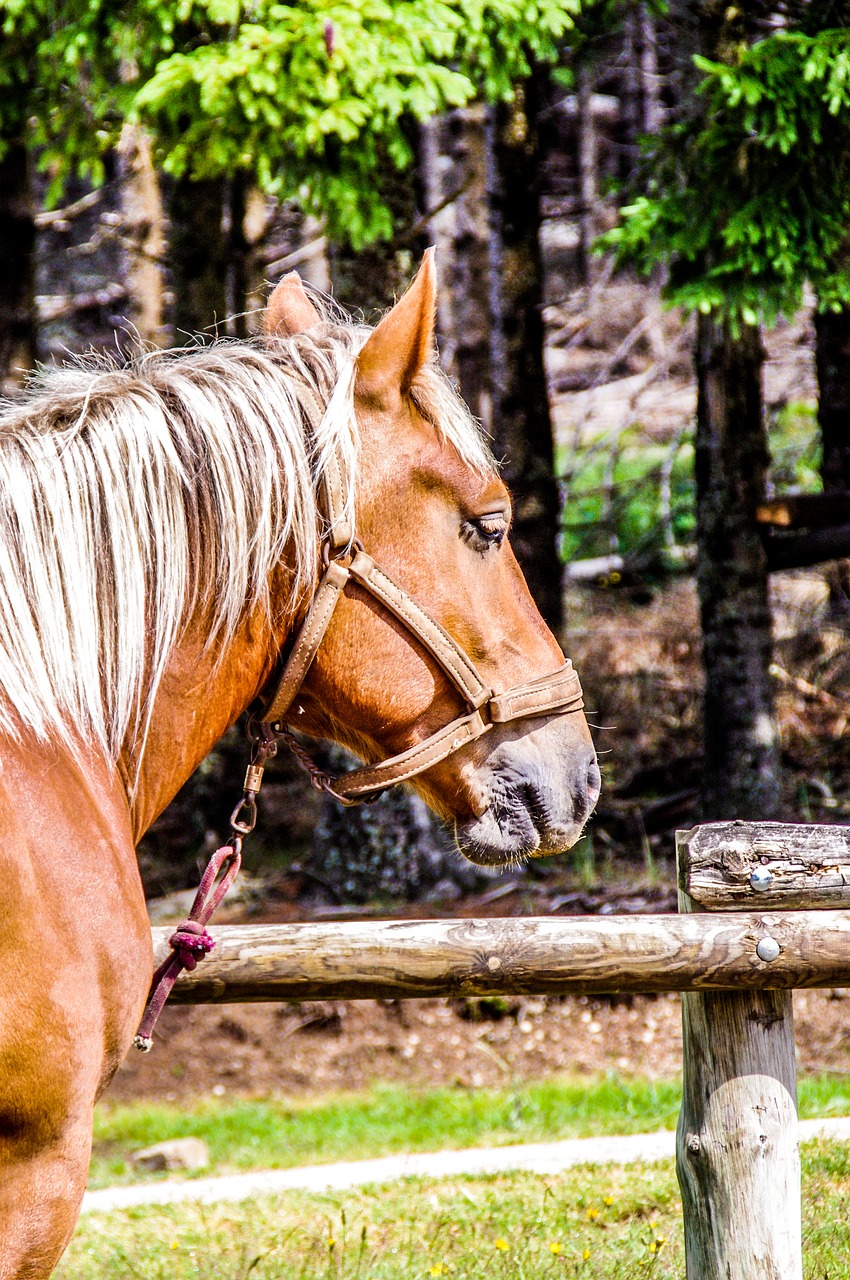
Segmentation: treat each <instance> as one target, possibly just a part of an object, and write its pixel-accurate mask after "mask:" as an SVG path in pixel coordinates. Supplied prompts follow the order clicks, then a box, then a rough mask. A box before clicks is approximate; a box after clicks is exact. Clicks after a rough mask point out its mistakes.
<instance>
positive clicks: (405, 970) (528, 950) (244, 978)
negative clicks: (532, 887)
mask: <svg viewBox="0 0 850 1280" xmlns="http://www.w3.org/2000/svg"><path fill="white" fill-rule="evenodd" d="M210 932H211V933H212V935H213V937H214V938H215V939H216V944H217V945H216V949H215V950H214V951H213V952H212V954H211V955H210V956H208V957H207V958H206V959H205V960H203V961H202V962H201V964H199V966H198V968H197V969H196V970H195V972H194V973H191V974H190V973H183V974H181V976H180V977H179V978H178V980H177V984H176V986H175V988H174V992H173V995H172V997H171V999H172V1000H174V1001H178V1002H181V1003H184V1004H203V1003H213V1004H227V1003H238V1002H241V1001H256V1000H307V999H314V998H319V997H321V998H327V999H334V998H336V999H357V998H367V997H379V998H397V997H415V996H457V995H493V994H501V993H508V992H513V993H516V994H521V995H549V994H555V995H557V994H563V993H566V992H586V993H592V992H617V991H631V992H640V991H644V992H653V991H694V990H711V989H721V988H723V987H734V988H742V987H745V988H762V987H772V988H791V987H837V986H848V985H850V912H842V911H823V912H818V913H817V914H816V915H814V916H813V915H812V914H810V913H808V912H797V913H784V912H783V913H781V914H773V913H770V912H758V913H740V914H739V913H734V914H732V913H723V914H722V915H718V916H709V915H692V916H687V915H686V916H671V915H645V916H643V915H642V916H633V915H632V916H605V917H597V916H590V917H572V918H568V919H557V918H552V917H537V918H535V917H526V918H523V919H516V920H513V919H512V920H428V921H421V920H412V921H411V920H390V921H369V922H357V923H345V924H340V923H322V924H307V923H305V924H292V925H222V926H219V927H218V928H216V927H213V928H212V929H211V930H210ZM170 933H171V930H170V929H168V928H157V929H154V930H153V938H154V947H155V952H156V956H157V962H159V960H161V959H162V958H163V957H164V956H165V954H166V951H167V944H168V937H169V936H170ZM766 936H771V937H773V938H775V939H776V940H777V942H778V943H779V945H780V948H781V950H780V954H779V956H778V958H777V959H776V960H775V961H773V963H771V964H766V963H765V962H764V961H762V960H760V959H759V958H758V956H757V954H756V947H757V945H758V943H759V941H760V939H762V938H764V937H766Z"/></svg>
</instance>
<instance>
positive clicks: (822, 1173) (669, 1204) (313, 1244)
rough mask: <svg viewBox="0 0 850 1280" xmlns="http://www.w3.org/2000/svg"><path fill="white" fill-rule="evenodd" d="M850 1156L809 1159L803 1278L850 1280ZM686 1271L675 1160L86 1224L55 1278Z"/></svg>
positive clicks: (520, 1277)
mask: <svg viewBox="0 0 850 1280" xmlns="http://www.w3.org/2000/svg"><path fill="white" fill-rule="evenodd" d="M848 1190H850V1149H848V1148H847V1147H846V1146H841V1145H839V1144H836V1143H817V1144H815V1143H812V1144H808V1145H807V1146H806V1147H805V1148H804V1156H803V1205H804V1208H803V1239H804V1249H805V1255H806V1260H805V1271H804V1273H805V1276H806V1277H807V1280H827V1277H828V1280H848V1278H850V1224H848V1219H847V1214H846V1203H847V1194H848ZM683 1274H684V1257H683V1245H682V1228H681V1207H680V1200H679V1194H678V1189H677V1186H676V1181H675V1177H674V1173H673V1167H672V1162H666V1163H664V1164H659V1165H651V1166H634V1165H633V1166H630V1167H626V1168H622V1167H616V1166H608V1167H605V1168H598V1169H597V1168H585V1169H577V1170H573V1171H570V1172H569V1173H567V1174H563V1175H560V1176H558V1177H545V1178H544V1177H541V1176H539V1175H534V1174H527V1173H516V1174H511V1175H501V1176H498V1177H490V1178H476V1179H472V1178H452V1179H450V1180H435V1181H419V1180H409V1181H405V1182H400V1183H393V1184H389V1185H387V1186H384V1187H380V1188H374V1189H369V1188H366V1189H360V1190H357V1191H347V1192H337V1193H327V1194H324V1195H307V1194H304V1193H288V1194H287V1195H284V1196H279V1197H266V1198H261V1199H258V1200H256V1201H251V1202H247V1203H245V1204H238V1205H213V1206H197V1205H181V1206H179V1207H178V1206H175V1207H152V1208H145V1209H135V1210H130V1211H127V1212H125V1213H122V1214H109V1215H103V1216H101V1215H94V1216H92V1217H90V1218H86V1219H83V1220H82V1222H81V1224H80V1226H79V1227H78V1230H77V1234H76V1236H75V1238H74V1240H73V1242H72V1244H71V1246H70V1249H69V1251H68V1253H67V1254H66V1257H65V1259H64V1261H63V1262H62V1264H61V1265H60V1267H59V1270H58V1271H57V1272H56V1276H57V1280H106V1278H107V1277H108V1278H109V1280H125V1278H126V1280H130V1278H131V1277H132V1280H190V1278H191V1280H197V1278H198V1277H202V1278H203V1280H247V1278H248V1276H249V1275H250V1276H251V1277H253V1280H319V1278H320V1277H327V1280H332V1278H333V1280H419V1278H420V1277H421V1280H430V1278H431V1277H437V1276H444V1277H446V1278H447V1280H485V1277H486V1278H487V1280H502V1277H504V1278H505V1280H508V1278H510V1280H550V1278H554V1277H562V1276H568V1277H577V1276H581V1277H584V1276H587V1277H593V1278H594V1280H635V1278H636V1277H644V1276H648V1275H652V1276H655V1277H665V1278H668V1277H669V1278H670V1280H673V1277H676V1278H677V1280H678V1277H681V1276H682V1275H683Z"/></svg>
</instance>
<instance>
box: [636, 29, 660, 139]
mask: <svg viewBox="0 0 850 1280" xmlns="http://www.w3.org/2000/svg"><path fill="white" fill-rule="evenodd" d="M640 37H641V50H640V81H641V98H642V107H643V112H642V115H643V119H642V125H643V132H644V133H657V131H658V130H659V129H660V127H661V122H662V116H663V107H662V105H661V79H660V77H659V74H658V46H657V43H656V35H655V18H654V17H653V16H652V14H651V13H650V11H649V9H648V8H647V6H646V5H645V4H642V5H641V7H640Z"/></svg>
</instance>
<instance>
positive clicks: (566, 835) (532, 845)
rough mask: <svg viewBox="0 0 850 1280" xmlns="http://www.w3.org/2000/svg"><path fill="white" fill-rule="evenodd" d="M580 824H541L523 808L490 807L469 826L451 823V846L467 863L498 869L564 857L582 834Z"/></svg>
mask: <svg viewBox="0 0 850 1280" xmlns="http://www.w3.org/2000/svg"><path fill="white" fill-rule="evenodd" d="M584 825H585V824H584V821H582V822H575V821H569V822H551V821H550V822H544V821H543V820H542V819H541V818H540V816H539V815H537V814H535V812H534V811H533V809H530V808H527V807H526V806H525V805H523V804H517V805H515V806H510V807H507V806H504V805H501V804H499V805H496V804H491V805H490V806H489V808H487V809H485V811H484V813H482V814H481V816H480V817H478V818H475V819H474V820H473V821H472V822H467V823H459V822H456V823H455V843H456V844H457V847H458V849H459V850H460V852H461V853H462V854H463V856H464V857H465V858H466V859H467V861H468V862H474V863H475V864H476V865H477V866H479V867H502V866H510V865H512V864H516V863H519V862H524V861H525V860H526V859H527V858H543V857H546V856H547V855H548V854H554V853H565V852H566V850H567V849H571V848H572V846H573V845H574V844H575V843H576V841H577V840H578V839H579V837H580V836H581V834H582V831H583V830H584Z"/></svg>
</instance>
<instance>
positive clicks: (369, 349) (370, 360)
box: [356, 249, 437, 404]
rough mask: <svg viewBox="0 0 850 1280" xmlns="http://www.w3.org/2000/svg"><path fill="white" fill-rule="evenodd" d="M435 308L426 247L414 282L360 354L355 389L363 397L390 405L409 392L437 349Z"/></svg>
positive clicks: (434, 282) (429, 251)
mask: <svg viewBox="0 0 850 1280" xmlns="http://www.w3.org/2000/svg"><path fill="white" fill-rule="evenodd" d="M436 309H437V273H436V269H435V267H434V250H433V249H426V251H425V257H424V258H423V259H422V266H421V267H420V268H419V271H418V273H417V276H416V279H415V280H414V281H413V284H412V285H411V286H410V288H409V289H408V291H407V293H405V294H404V295H403V297H401V298H400V299H399V301H398V302H397V303H396V304H395V306H394V307H393V309H392V311H390V312H388V313H387V315H385V316H384V318H383V320H382V321H381V322H380V324H379V325H378V326H377V328H376V329H374V330H373V332H372V333H371V334H370V335H369V337H368V338H367V339H366V343H365V345H364V347H363V348H362V350H361V352H360V354H359V355H358V357H357V382H356V391H357V394H358V395H359V396H360V397H361V398H363V399H366V400H373V401H377V402H379V403H383V404H388V403H391V402H392V401H394V400H397V399H398V398H399V397H400V396H403V395H406V394H407V392H408V391H409V390H410V388H411V386H412V385H413V382H414V379H415V378H416V375H417V374H418V373H419V370H420V369H421V368H422V366H423V365H424V364H426V363H427V362H428V360H429V358H430V356H431V353H432V351H433V349H434V319H435V313H436Z"/></svg>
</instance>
